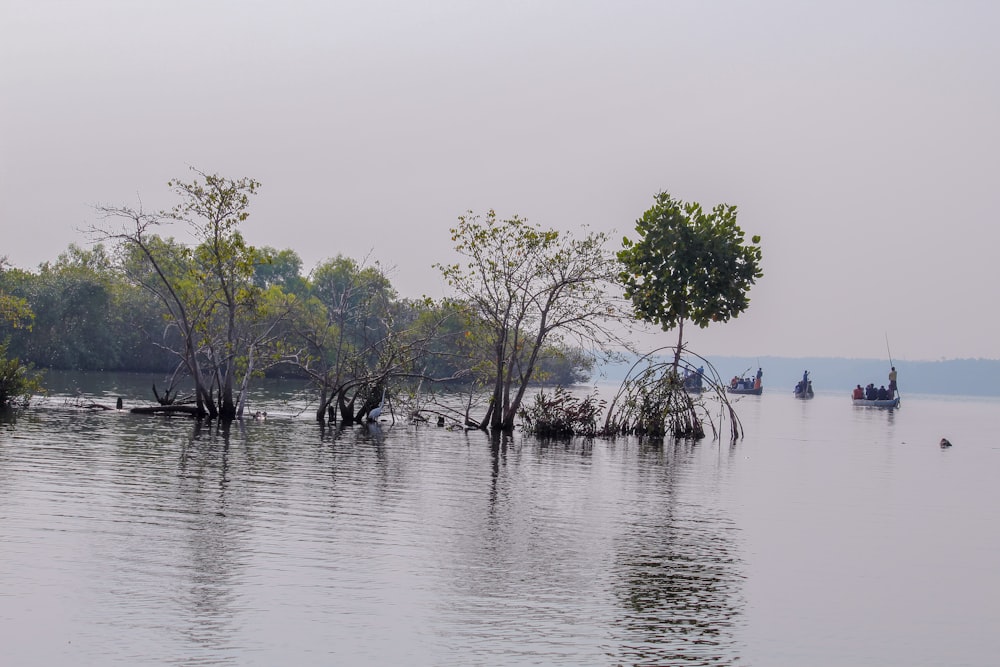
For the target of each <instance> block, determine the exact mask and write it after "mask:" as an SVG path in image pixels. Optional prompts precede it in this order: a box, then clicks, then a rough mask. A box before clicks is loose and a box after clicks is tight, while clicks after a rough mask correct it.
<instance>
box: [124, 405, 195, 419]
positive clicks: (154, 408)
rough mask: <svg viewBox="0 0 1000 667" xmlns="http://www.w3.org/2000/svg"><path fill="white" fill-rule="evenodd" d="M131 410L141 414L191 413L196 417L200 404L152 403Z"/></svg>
mask: <svg viewBox="0 0 1000 667" xmlns="http://www.w3.org/2000/svg"><path fill="white" fill-rule="evenodd" d="M129 412H134V413H136V414H140V415H152V414H167V415H177V414H180V415H190V416H192V417H196V416H197V415H198V406H196V405H150V406H146V407H139V408H132V409H131V410H129Z"/></svg>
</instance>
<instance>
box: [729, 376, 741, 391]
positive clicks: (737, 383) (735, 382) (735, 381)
mask: <svg viewBox="0 0 1000 667" xmlns="http://www.w3.org/2000/svg"><path fill="white" fill-rule="evenodd" d="M729 386H730V387H732V388H733V389H738V388H739V386H740V378H739V376H738V375H734V376H733V379H732V380H731V381H730V382H729Z"/></svg>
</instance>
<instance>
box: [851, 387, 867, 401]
mask: <svg viewBox="0 0 1000 667" xmlns="http://www.w3.org/2000/svg"><path fill="white" fill-rule="evenodd" d="M864 397H865V390H864V389H862V388H861V385H860V384H859V385H858V386H857V387H855V388H854V391H853V392H852V393H851V398H853V399H854V400H858V399H861V398H864Z"/></svg>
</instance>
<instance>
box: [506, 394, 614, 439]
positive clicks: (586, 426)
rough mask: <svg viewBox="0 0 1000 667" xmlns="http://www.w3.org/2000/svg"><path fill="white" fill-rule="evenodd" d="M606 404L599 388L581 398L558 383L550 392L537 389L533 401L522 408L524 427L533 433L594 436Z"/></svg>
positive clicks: (521, 415) (541, 434) (521, 414)
mask: <svg viewBox="0 0 1000 667" xmlns="http://www.w3.org/2000/svg"><path fill="white" fill-rule="evenodd" d="M604 406H605V402H604V401H603V400H598V398H597V394H596V392H595V393H593V394H591V395H589V396H585V397H583V398H579V397H577V396H573V395H572V394H570V393H569V392H568V391H567V390H566V389H565V388H563V387H556V388H555V391H554V392H553V393H552V394H551V395H550V394H546V393H545V392H544V391H540V392H538V394H536V395H535V400H534V402H533V403H531V404H529V405H527V406H525V407H524V408H522V409H521V411H520V417H521V421H522V426H523V428H524V430H525V431H528V432H529V433H533V434H534V435H540V436H571V435H584V436H592V435H595V434H596V433H597V423H598V418H599V417H600V415H601V412H602V411H603V410H604Z"/></svg>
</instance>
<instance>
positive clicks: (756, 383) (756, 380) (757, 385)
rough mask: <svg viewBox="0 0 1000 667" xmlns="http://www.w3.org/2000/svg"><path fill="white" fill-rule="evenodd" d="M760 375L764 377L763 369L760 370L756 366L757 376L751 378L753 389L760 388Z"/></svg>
mask: <svg viewBox="0 0 1000 667" xmlns="http://www.w3.org/2000/svg"><path fill="white" fill-rule="evenodd" d="M762 377H764V371H762V370H761V369H759V368H758V369H757V377H755V378H754V380H753V388H754V389H760V379H761V378H762Z"/></svg>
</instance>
